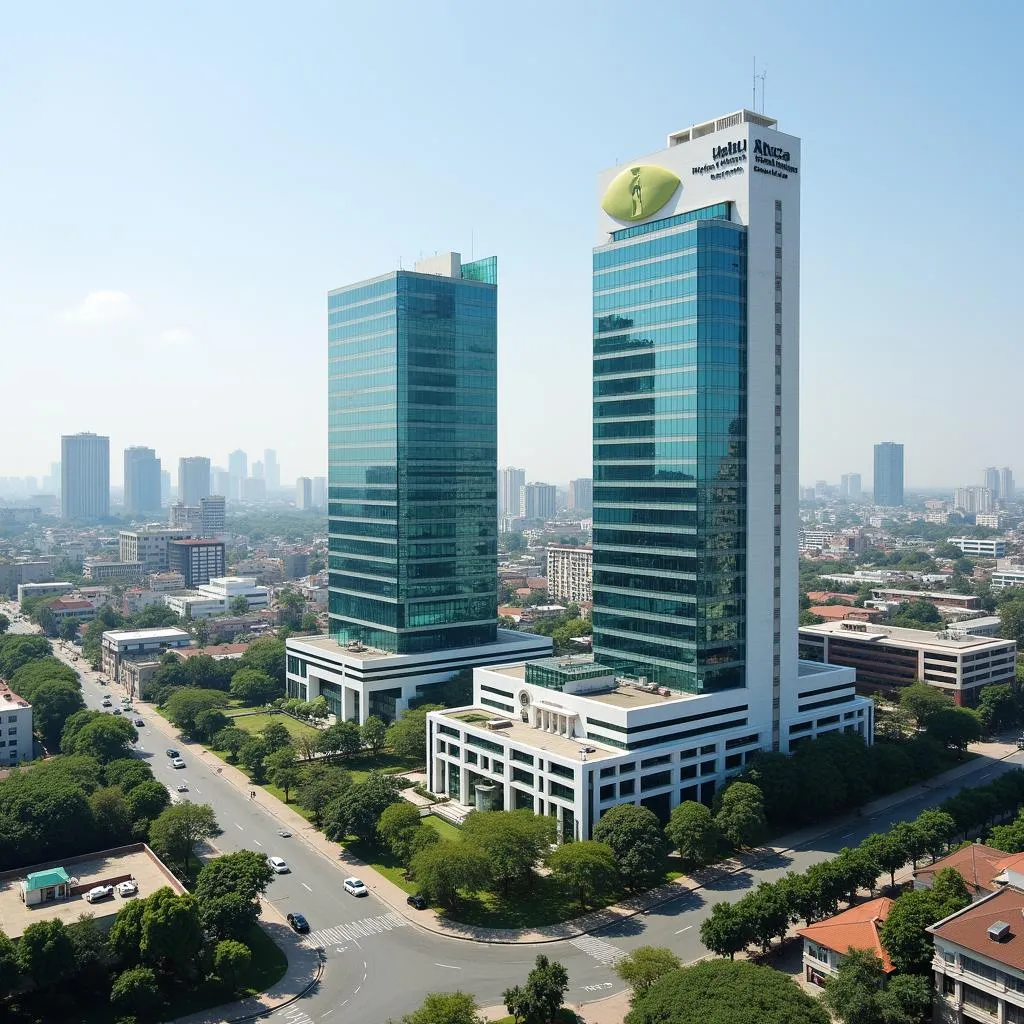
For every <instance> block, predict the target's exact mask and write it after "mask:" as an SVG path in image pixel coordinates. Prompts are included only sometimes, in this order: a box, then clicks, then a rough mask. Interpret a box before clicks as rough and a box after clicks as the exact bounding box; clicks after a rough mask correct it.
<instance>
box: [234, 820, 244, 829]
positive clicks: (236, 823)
mask: <svg viewBox="0 0 1024 1024" xmlns="http://www.w3.org/2000/svg"><path fill="white" fill-rule="evenodd" d="M235 828H237V829H238V831H239V832H244V831H245V829H244V828H242V826H241V825H239V824H238V822H237V821H236V822H235Z"/></svg>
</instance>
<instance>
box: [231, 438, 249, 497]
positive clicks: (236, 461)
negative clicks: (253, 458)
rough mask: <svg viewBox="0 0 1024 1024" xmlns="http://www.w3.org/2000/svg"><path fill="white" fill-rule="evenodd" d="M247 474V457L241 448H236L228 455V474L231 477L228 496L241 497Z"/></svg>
mask: <svg viewBox="0 0 1024 1024" xmlns="http://www.w3.org/2000/svg"><path fill="white" fill-rule="evenodd" d="M248 475H249V457H248V456H247V455H246V454H245V452H243V451H242V449H241V448H236V449H235V450H234V451H233V452H232V453H231V454H230V455H229V456H228V476H229V477H230V478H231V489H230V490H229V491H228V497H229V498H231V499H233V500H237V499H239V498H241V497H242V489H243V483H242V482H243V481H244V480H245V478H246V477H247V476H248Z"/></svg>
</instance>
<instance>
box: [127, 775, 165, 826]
mask: <svg viewBox="0 0 1024 1024" xmlns="http://www.w3.org/2000/svg"><path fill="white" fill-rule="evenodd" d="M125 803H126V804H127V806H128V814H129V815H130V816H131V819H132V821H133V822H134V823H135V831H136V834H139V832H140V827H139V826H140V825H144V826H145V827H144V829H142V830H141V833H142V836H143V837H145V836H146V835H148V834H149V823H150V822H151V821H152V820H153V819H154V818H157V817H159V816H160V812H161V811H163V810H164V808H165V807H168V806H170V803H171V797H170V794H169V793H168V792H167V788H166V787H165V786H163V785H161V784H160V783H159V782H157V781H156V780H155V779H153V780H151V781H150V782H140V783H139V784H138V785H137V786H133V787H132V788H131V790H130V791H129V793H128V795H127V796H126V797H125Z"/></svg>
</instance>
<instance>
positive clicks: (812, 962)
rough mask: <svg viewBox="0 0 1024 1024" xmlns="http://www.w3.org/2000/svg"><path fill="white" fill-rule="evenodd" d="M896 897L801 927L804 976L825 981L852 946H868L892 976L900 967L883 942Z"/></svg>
mask: <svg viewBox="0 0 1024 1024" xmlns="http://www.w3.org/2000/svg"><path fill="white" fill-rule="evenodd" d="M891 907H892V900H891V899H889V897H888V896H880V897H879V898H878V899H876V900H868V901H867V902H866V903H860V904H858V905H857V906H855V907H850V909H849V910H844V911H843V912H842V913H841V914H836V915H835V917H828V918H826V919H825V920H824V921H815V922H814V924H809V925H808V926H807V927H806V928H799V929H797V935H799V936H801V937H802V938H803V940H804V977H805V978H806V979H807V980H808V981H809V982H812V983H813V984H815V985H824V984H825V979H826V978H831V977H833V976H834V975H835V973H836V972H837V971H838V970H839V964H840V963H841V962H842V959H843V957H844V956H845V955H846V954H847V953H849V951H850V950H851V949H866V950H868V951H869V952H871V953H874V954H875V956H877V957H878V959H879V960H881V961H882V970H883V971H885V974H886V977H888V976H889V975H890V974H892V972H893V971H894V970H895V969H896V968H895V967H893V965H892V961H891V960H890V959H889V954H888V953H886V951H885V948H884V947H883V946H882V938H881V929H882V924H883V923H884V922H885V919H886V918H887V917H888V916H889V910H890V908H891Z"/></svg>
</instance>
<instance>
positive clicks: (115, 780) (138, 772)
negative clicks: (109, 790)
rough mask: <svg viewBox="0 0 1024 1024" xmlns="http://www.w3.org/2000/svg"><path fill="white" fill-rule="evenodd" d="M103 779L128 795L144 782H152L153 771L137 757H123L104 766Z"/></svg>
mask: <svg viewBox="0 0 1024 1024" xmlns="http://www.w3.org/2000/svg"><path fill="white" fill-rule="evenodd" d="M103 779H104V781H105V782H106V784H107V785H108V786H117V787H118V789H120V790H121V792H122V793H124V794H126V795H127V794H128V793H130V792H131V791H132V790H133V789H134V788H135V787H136V786H139V785H141V784H142V783H143V782H150V781H152V779H153V769H152V768H150V767H149V765H148V764H146V762H145V761H140V760H139V759H138V758H137V757H122V758H118V759H117V760H116V761H111V762H110V763H109V764H106V765H104V766H103Z"/></svg>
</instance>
